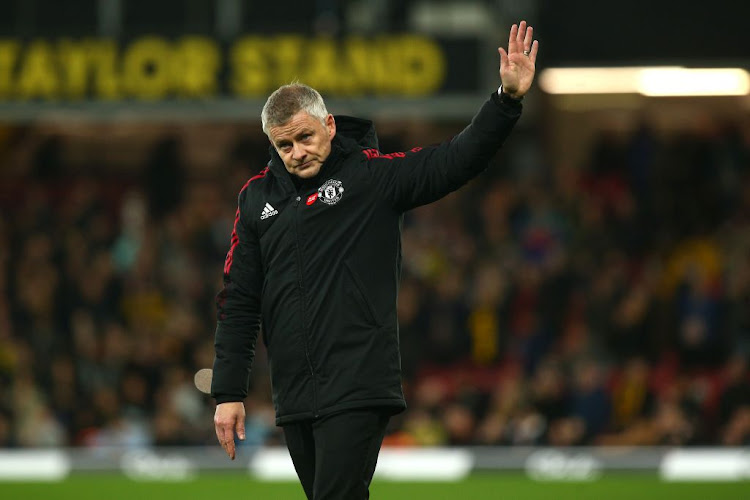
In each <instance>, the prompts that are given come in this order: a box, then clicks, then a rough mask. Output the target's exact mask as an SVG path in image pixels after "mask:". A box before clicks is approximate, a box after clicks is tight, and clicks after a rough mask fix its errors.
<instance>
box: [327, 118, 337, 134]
mask: <svg viewBox="0 0 750 500" xmlns="http://www.w3.org/2000/svg"><path fill="white" fill-rule="evenodd" d="M326 128H327V129H328V139H329V140H331V139H333V138H334V137H335V136H336V120H334V119H333V115H332V114H331V113H328V116H326Z"/></svg>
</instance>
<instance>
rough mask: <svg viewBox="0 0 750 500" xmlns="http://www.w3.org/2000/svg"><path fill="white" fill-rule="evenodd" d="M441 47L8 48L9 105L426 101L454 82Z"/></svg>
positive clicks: (363, 42) (250, 43)
mask: <svg viewBox="0 0 750 500" xmlns="http://www.w3.org/2000/svg"><path fill="white" fill-rule="evenodd" d="M445 72H446V57H445V54H444V52H443V50H442V48H441V46H440V45H439V44H438V43H437V42H435V41H434V40H431V39H429V38H425V37H421V36H416V35H401V36H383V37H379V38H372V39H365V38H358V37H352V38H347V39H343V40H337V39H332V38H323V37H318V38H307V37H303V36H298V35H279V36H274V37H258V36H247V37H243V38H240V39H237V40H236V41H235V42H234V43H232V44H231V45H230V46H229V47H228V48H227V49H226V50H223V48H222V46H221V45H220V44H219V43H218V42H217V41H216V40H214V39H211V38H207V37H201V36H185V37H182V38H179V39H177V40H170V39H167V38H162V37H156V36H150V37H143V38H138V39H136V40H134V41H133V42H131V43H129V44H127V45H126V46H119V45H118V44H117V42H115V41H114V40H109V39H102V38H90V39H78V40H74V39H60V40H56V41H50V40H46V39H38V40H32V41H30V42H28V43H22V42H20V41H17V40H9V39H0V100H5V101H9V100H31V99H34V100H80V99H98V100H113V99H128V98H132V99H141V100H157V99H165V98H172V97H177V98H191V99H195V98H199V99H201V98H203V99H205V98H212V97H217V96H219V95H231V96H235V97H240V98H263V97H266V96H267V95H268V94H269V93H271V92H272V91H273V90H274V89H276V88H277V87H278V86H280V85H283V84H285V83H289V82H290V81H292V80H299V81H301V82H304V83H307V84H309V85H311V86H312V87H314V88H316V89H318V90H319V91H320V92H321V93H323V94H326V95H334V96H345V97H349V96H352V97H354V96H362V95H378V96H410V97H412V96H413V97H416V96H425V95H430V94H433V93H435V92H437V91H438V90H440V88H441V86H442V85H443V83H444V81H445Z"/></svg>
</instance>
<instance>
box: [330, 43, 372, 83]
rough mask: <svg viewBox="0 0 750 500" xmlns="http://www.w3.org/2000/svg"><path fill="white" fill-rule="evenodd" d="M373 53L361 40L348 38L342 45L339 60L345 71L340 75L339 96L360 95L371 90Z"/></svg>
mask: <svg viewBox="0 0 750 500" xmlns="http://www.w3.org/2000/svg"><path fill="white" fill-rule="evenodd" d="M375 52H376V51H375V50H373V48H372V47H371V46H368V45H367V43H366V42H365V40H363V39H362V38H358V37H354V38H349V39H347V40H346V41H345V42H344V43H343V47H342V57H341V60H342V64H343V65H344V67H345V68H346V71H345V72H342V74H341V75H340V81H339V93H340V95H343V96H355V95H362V94H363V93H364V92H366V91H368V90H371V89H372V86H373V78H374V75H373V72H372V70H371V67H372V64H373V59H374V56H375Z"/></svg>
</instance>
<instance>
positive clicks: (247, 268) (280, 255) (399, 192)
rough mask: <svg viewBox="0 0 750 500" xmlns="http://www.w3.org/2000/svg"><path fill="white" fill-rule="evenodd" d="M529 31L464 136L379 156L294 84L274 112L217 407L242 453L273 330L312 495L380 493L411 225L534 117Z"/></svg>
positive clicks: (233, 288) (224, 345)
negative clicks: (420, 209)
mask: <svg viewBox="0 0 750 500" xmlns="http://www.w3.org/2000/svg"><path fill="white" fill-rule="evenodd" d="M532 31H533V30H532V28H531V27H527V26H526V22H525V21H522V22H521V23H520V25H518V26H517V25H515V24H514V25H513V27H512V28H511V30H510V39H509V44H508V51H507V52H506V51H505V50H504V49H503V48H499V49H498V52H499V53H500V78H501V81H502V86H501V87H500V88H499V89H498V91H497V92H493V95H492V96H491V98H490V99H489V100H488V101H487V102H486V103H485V104H484V106H483V107H482V108H481V110H480V111H479V112H478V113H477V115H476V116H475V117H474V119H473V120H472V122H471V124H470V125H469V126H468V127H467V128H466V129H465V130H464V131H463V132H462V133H461V134H459V135H457V136H456V137H455V138H453V139H452V140H451V141H449V142H446V143H443V144H440V145H437V146H433V147H428V148H423V149H421V148H415V149H413V150H411V151H409V152H407V153H392V154H381V153H380V152H379V151H378V149H377V147H378V146H377V137H376V135H375V131H374V128H373V126H372V123H371V122H369V121H366V120H361V119H357V118H350V117H337V118H336V119H334V117H333V116H332V115H331V114H329V113H328V111H327V110H326V108H325V104H324V103H323V100H322V98H321V97H320V95H319V94H318V93H317V92H316V91H315V90H313V89H311V88H310V87H307V86H305V85H302V84H292V85H285V86H283V87H281V88H279V89H278V90H276V91H275V92H274V93H273V94H272V95H271V96H270V97H269V98H268V101H267V102H266V105H265V106H264V108H263V113H262V122H263V131H264V132H265V133H266V134H267V135H268V137H269V139H270V141H271V148H270V149H271V156H272V157H271V161H270V162H269V164H268V167H267V168H266V169H265V170H263V171H262V172H261V173H260V174H258V175H256V176H255V177H253V178H251V179H250V180H249V181H248V182H247V184H245V186H244V188H243V189H242V191H241V192H240V195H239V206H238V208H237V216H236V218H235V224H234V231H233V232H232V239H231V248H230V250H229V253H228V254H227V258H226V262H225V265H224V285H225V286H224V289H223V290H222V291H221V293H220V294H219V296H218V297H217V305H218V309H219V312H218V325H217V330H216V342H215V346H216V358H215V361H214V369H213V381H212V386H211V393H212V396H213V397H214V398H215V399H216V402H217V407H216V415H215V418H214V423H215V426H216V435H217V437H218V439H219V442H220V443H221V445H222V446H223V447H224V449H225V451H226V452H227V454H228V455H229V457H230V458H232V459H234V456H235V442H234V433H235V432H236V433H237V435H238V437H239V439H244V432H245V431H244V419H245V409H244V405H243V403H242V401H243V399H244V398H245V397H246V395H247V386H248V381H249V374H250V368H251V365H252V361H253V357H254V353H255V341H256V339H257V336H258V333H259V330H260V325H261V323H262V325H263V336H262V338H263V342H264V344H265V345H266V347H267V349H268V356H269V365H270V372H271V382H272V387H273V402H274V407H275V410H276V423H277V425H280V426H282V427H283V430H284V435H285V438H286V442H287V446H288V447H289V452H290V454H291V457H292V461H293V462H294V466H295V469H296V471H297V475H298V476H299V478H300V481H301V483H302V487H303V488H304V490H305V493H306V495H307V497H308V498H309V499H315V500H322V499H347V500H355V499H356V500H359V499H364V498H369V491H368V488H369V484H370V481H371V479H372V476H373V473H374V471H375V464H376V461H377V456H378V453H379V451H380V446H381V443H382V440H383V436H384V433H385V428H386V425H387V423H388V420H389V418H390V416H391V415H393V414H395V413H398V412H400V411H403V410H404V408H405V407H406V404H405V401H404V396H403V393H402V390H401V380H400V355H399V344H398V325H397V319H396V296H397V290H398V281H399V274H400V269H401V240H400V236H401V221H402V216H403V213H404V212H405V211H406V210H409V209H411V208H414V207H417V206H420V205H423V204H426V203H430V202H432V201H435V200H438V199H440V198H442V197H443V196H445V195H446V194H448V193H450V192H451V191H454V190H456V189H458V188H459V187H461V186H462V185H464V184H465V183H466V182H468V181H469V180H470V179H471V178H473V177H475V176H476V175H477V174H479V173H480V172H482V171H483V170H484V169H485V168H486V167H487V164H488V161H489V160H490V158H491V157H492V156H493V155H494V153H495V152H496V151H497V150H498V148H500V146H501V144H502V143H503V141H504V139H505V138H506V137H507V136H508V134H509V133H510V131H511V129H512V128H513V125H514V124H515V122H516V121H517V120H518V118H519V116H520V114H521V99H522V98H523V96H524V94H526V92H527V91H528V90H529V87H530V86H531V83H532V80H533V78H534V71H535V66H534V62H535V60H536V55H537V50H538V42H536V41H534V42H533V43H532V40H533V33H532Z"/></svg>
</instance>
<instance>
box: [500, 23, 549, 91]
mask: <svg viewBox="0 0 750 500" xmlns="http://www.w3.org/2000/svg"><path fill="white" fill-rule="evenodd" d="M497 51H498V52H499V53H500V80H501V81H502V82H503V91H504V92H505V93H507V94H508V95H510V96H511V97H515V98H517V99H520V98H521V97H523V96H524V94H526V92H528V91H529V88H531V82H533V81H534V73H535V71H536V65H535V63H536V54H537V52H538V51H539V41H538V40H534V28H532V27H531V26H526V21H521V23H520V24H518V25H516V24H514V25H513V26H512V27H511V28H510V37H509V38H508V51H507V52H506V51H505V49H504V48H503V47H498V48H497Z"/></svg>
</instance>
